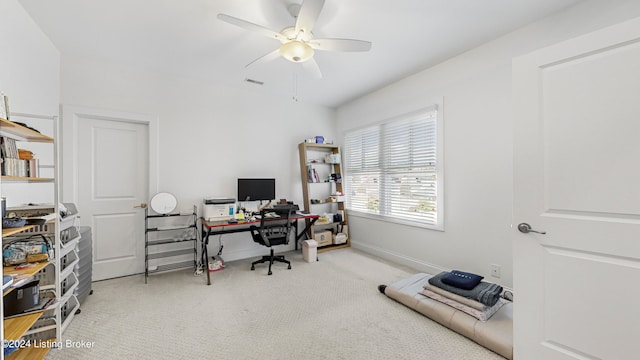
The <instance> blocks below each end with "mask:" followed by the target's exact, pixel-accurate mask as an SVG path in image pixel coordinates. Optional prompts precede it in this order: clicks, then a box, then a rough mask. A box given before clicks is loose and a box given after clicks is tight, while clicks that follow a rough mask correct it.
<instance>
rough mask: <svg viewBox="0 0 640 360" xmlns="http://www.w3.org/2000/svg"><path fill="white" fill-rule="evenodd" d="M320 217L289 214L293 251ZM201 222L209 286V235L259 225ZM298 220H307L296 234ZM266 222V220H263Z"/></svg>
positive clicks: (203, 260)
mask: <svg viewBox="0 0 640 360" xmlns="http://www.w3.org/2000/svg"><path fill="white" fill-rule="evenodd" d="M319 217H320V216H319V215H316V214H303V213H295V214H291V224H292V225H293V228H294V229H295V230H294V232H295V236H296V239H295V249H296V250H298V241H300V239H302V237H303V236H305V235H307V234H308V232H309V229H311V226H312V225H313V224H314V223H315V222H316V221H317V220H318V218H319ZM200 220H201V222H202V251H201V254H202V259H201V260H202V266H203V268H204V271H205V272H206V273H207V285H211V273H210V272H209V260H208V259H209V251H208V250H207V245H209V236H210V235H223V234H233V233H239V232H248V231H250V230H251V225H256V224H257V225H258V226H259V225H260V220H254V221H238V222H237V223H229V222H228V221H226V220H223V221H220V220H219V221H209V220H205V219H204V218H200ZM273 220H282V219H281V218H273ZM298 220H307V221H306V226H305V228H304V229H303V230H302V231H300V232H298ZM265 221H266V220H265ZM221 253H222V245H220V247H219V248H218V255H220V254H221Z"/></svg>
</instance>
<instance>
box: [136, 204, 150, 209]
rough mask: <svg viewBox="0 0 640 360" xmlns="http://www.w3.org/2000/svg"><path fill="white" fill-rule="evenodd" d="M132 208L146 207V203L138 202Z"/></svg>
mask: <svg viewBox="0 0 640 360" xmlns="http://www.w3.org/2000/svg"><path fill="white" fill-rule="evenodd" d="M134 208H142V209H146V208H147V203H140V205H136V206H134Z"/></svg>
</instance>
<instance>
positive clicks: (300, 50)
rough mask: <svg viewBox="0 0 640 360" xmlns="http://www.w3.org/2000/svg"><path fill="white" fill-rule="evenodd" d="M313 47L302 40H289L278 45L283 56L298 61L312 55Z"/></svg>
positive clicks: (305, 59) (309, 57) (302, 60)
mask: <svg viewBox="0 0 640 360" xmlns="http://www.w3.org/2000/svg"><path fill="white" fill-rule="evenodd" d="M313 53H314V51H313V49H312V48H311V46H309V45H308V44H305V43H303V42H302V41H297V40H294V41H289V42H288V43H285V44H282V46H280V54H281V55H282V57H283V58H285V59H287V60H289V61H292V62H296V63H300V62H305V61H307V60H309V59H311V58H312V57H313Z"/></svg>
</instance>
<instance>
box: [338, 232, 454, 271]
mask: <svg viewBox="0 0 640 360" xmlns="http://www.w3.org/2000/svg"><path fill="white" fill-rule="evenodd" d="M351 246H352V247H354V248H356V249H359V250H362V251H364V252H367V253H370V254H373V255H376V256H379V257H381V258H383V259H386V260H389V261H393V262H396V263H399V264H402V265H405V266H408V267H410V268H413V269H416V270H418V271H422V272H425V273H427V274H437V273H440V272H442V271H450V269H445V268H443V267H441V266H438V265H435V264H431V263H428V262H424V261H422V260H418V259H415V258H412V257H409V256H406V255H402V254H398V253H394V252H392V251H389V250H387V249H382V248H379V247H376V246H371V245H369V244H365V243H362V242H358V241H353V240H352V241H351Z"/></svg>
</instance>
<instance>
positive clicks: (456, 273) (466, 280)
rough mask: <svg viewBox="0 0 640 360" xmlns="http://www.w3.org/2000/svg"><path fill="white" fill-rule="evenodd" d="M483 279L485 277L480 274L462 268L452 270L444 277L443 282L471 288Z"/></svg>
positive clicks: (462, 287) (467, 288) (464, 288)
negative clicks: (461, 269)
mask: <svg viewBox="0 0 640 360" xmlns="http://www.w3.org/2000/svg"><path fill="white" fill-rule="evenodd" d="M482 279H484V277H483V276H480V275H476V274H472V273H468V272H464V271H460V270H452V271H451V272H449V273H448V274H446V275H444V276H443V277H442V282H443V283H445V284H447V285H451V286H455V287H457V288H459V289H463V290H471V289H473V288H474V287H476V285H478V284H479V283H480V280H482Z"/></svg>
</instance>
